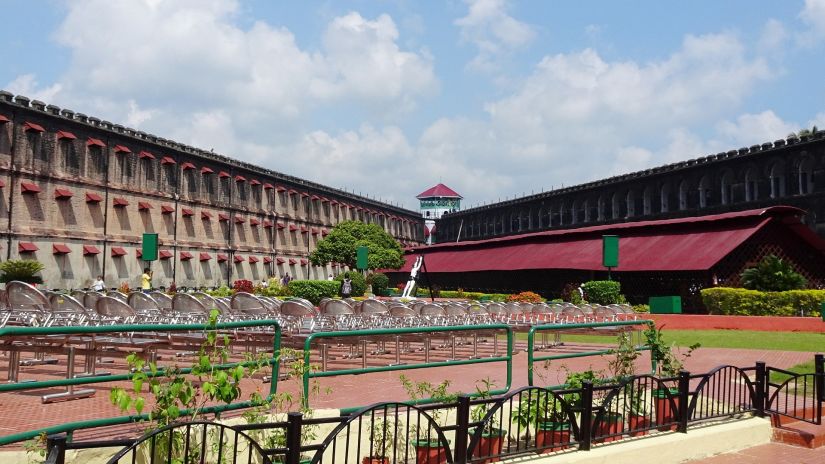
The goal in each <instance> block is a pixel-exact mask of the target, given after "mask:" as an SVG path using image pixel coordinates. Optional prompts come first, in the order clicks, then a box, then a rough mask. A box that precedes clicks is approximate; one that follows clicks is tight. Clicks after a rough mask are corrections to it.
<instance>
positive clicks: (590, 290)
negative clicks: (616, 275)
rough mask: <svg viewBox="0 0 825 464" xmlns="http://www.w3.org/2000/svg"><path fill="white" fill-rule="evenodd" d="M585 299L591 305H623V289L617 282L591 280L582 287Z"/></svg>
mask: <svg viewBox="0 0 825 464" xmlns="http://www.w3.org/2000/svg"><path fill="white" fill-rule="evenodd" d="M582 288H583V289H584V297H585V299H586V300H587V301H588V302H590V303H595V304H600V305H609V304H616V303H623V302H624V297H623V296H622V288H621V285H620V284H619V282H616V281H615V280H591V281H589V282H585V283H584V285H583V286H582Z"/></svg>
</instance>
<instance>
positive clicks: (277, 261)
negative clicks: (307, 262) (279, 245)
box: [275, 258, 286, 264]
mask: <svg viewBox="0 0 825 464" xmlns="http://www.w3.org/2000/svg"><path fill="white" fill-rule="evenodd" d="M285 262H286V260H285V259H284V258H275V263H276V264H284V263H285Z"/></svg>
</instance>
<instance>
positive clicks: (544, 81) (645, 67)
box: [0, 0, 825, 209]
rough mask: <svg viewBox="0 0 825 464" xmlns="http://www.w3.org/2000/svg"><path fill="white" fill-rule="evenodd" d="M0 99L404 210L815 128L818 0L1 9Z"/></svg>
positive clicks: (40, 2)
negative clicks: (70, 114) (1, 92)
mask: <svg viewBox="0 0 825 464" xmlns="http://www.w3.org/2000/svg"><path fill="white" fill-rule="evenodd" d="M0 10H2V12H3V17H4V19H3V27H2V28H0V42H1V43H2V44H3V45H2V46H0V62H2V63H3V65H2V66H0V88H2V89H5V90H8V91H11V92H14V93H20V94H24V95H27V96H29V97H32V98H38V99H40V100H43V101H45V102H47V103H53V104H56V105H59V106H62V107H66V108H71V109H73V110H75V111H79V112H83V113H86V114H89V115H95V116H97V117H100V118H103V119H107V120H110V121H113V122H118V123H121V124H124V125H128V126H131V127H134V128H138V129H140V130H143V131H146V132H150V133H153V134H156V135H159V136H162V137H164V138H170V139H174V140H177V141H179V142H183V143H186V144H189V145H193V146H196V147H200V148H203V149H207V150H208V149H214V150H215V151H216V152H220V153H222V154H225V155H228V156H231V157H234V158H238V159H243V160H247V161H250V162H253V163H256V164H259V165H261V166H265V167H268V168H271V169H275V170H277V171H280V172H284V173H288V174H291V175H297V176H300V177H304V178H307V179H311V180H314V181H317V182H321V183H324V184H327V185H330V186H334V187H339V188H346V189H348V190H351V191H356V192H363V193H365V194H369V195H370V196H374V197H376V198H380V199H383V200H385V201H391V202H394V203H398V204H401V205H403V206H406V207H408V208H413V209H415V208H416V202H415V199H414V197H415V195H416V194H418V193H420V192H421V191H423V190H425V189H426V188H428V187H430V186H432V185H434V184H436V183H438V182H439V181H441V182H444V183H445V184H447V185H449V186H450V187H452V188H453V189H455V190H456V191H458V192H459V193H461V194H462V195H463V196H464V197H465V206H473V205H475V204H483V203H488V202H491V201H498V200H499V199H505V198H511V197H513V196H521V195H522V194H525V193H526V194H530V193H531V192H539V191H542V190H549V189H551V188H558V187H560V186H562V185H565V186H569V185H573V184H578V183H582V182H587V181H590V180H595V179H599V178H603V177H607V176H611V175H616V174H621V173H625V172H631V171H635V170H639V169H642V168H646V167H650V166H656V165H661V164H666V163H670V162H674V161H678V160H684V159H690V158H695V157H697V156H702V155H707V154H710V153H715V152H718V151H726V150H729V149H732V148H738V147H741V146H747V145H752V144H754V143H761V142H764V141H769V140H774V139H776V138H778V137H784V136H786V135H787V134H788V133H789V132H792V131H796V130H798V129H799V128H803V127H810V126H811V125H814V124H816V125H818V126H819V127H820V128H824V127H825V0H788V1H782V2H777V1H774V0H726V1H721V2H720V1H718V0H695V1H690V2H676V1H672V2H670V1H663V0H649V1H645V0H637V1H633V2H616V1H607V0H604V1H598V2H597V1H587V0H568V1H562V0H558V1H543V0H534V1H530V2H527V1H524V2H516V1H507V0H443V1H437V0H432V1H416V0H395V1H393V0H384V1H377V0H375V1H366V0H363V1H360V0H350V1H337V0H336V1H332V0H330V1H325V2H311V1H302V2H271V1H268V0H251V1H233V0H134V1H127V0H123V1H111V0H70V1H58V0H0Z"/></svg>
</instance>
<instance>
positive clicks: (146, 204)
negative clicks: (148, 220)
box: [138, 201, 152, 211]
mask: <svg viewBox="0 0 825 464" xmlns="http://www.w3.org/2000/svg"><path fill="white" fill-rule="evenodd" d="M138 209H139V210H140V211H146V210H150V209H152V204H151V203H149V202H148V201H139V202H138Z"/></svg>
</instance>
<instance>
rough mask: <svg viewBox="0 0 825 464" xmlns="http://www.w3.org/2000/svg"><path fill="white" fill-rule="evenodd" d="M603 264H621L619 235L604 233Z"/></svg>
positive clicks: (614, 265)
mask: <svg viewBox="0 0 825 464" xmlns="http://www.w3.org/2000/svg"><path fill="white" fill-rule="evenodd" d="M602 265H603V266H604V267H617V266H618V265H619V236H618V235H602Z"/></svg>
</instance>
